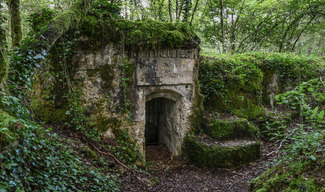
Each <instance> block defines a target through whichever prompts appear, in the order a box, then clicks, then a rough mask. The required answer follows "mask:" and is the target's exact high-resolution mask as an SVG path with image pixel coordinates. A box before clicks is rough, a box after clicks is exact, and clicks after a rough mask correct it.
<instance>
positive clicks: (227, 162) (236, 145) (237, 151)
mask: <svg viewBox="0 0 325 192" xmlns="http://www.w3.org/2000/svg"><path fill="white" fill-rule="evenodd" d="M185 151H186V153H187V156H188V158H189V159H190V160H191V161H192V162H194V163H196V164H197V165H200V166H206V167H224V168H231V167H236V166H239V165H242V164H245V163H248V162H251V161H253V160H255V159H257V158H259V157H260V153H261V150H260V143H259V142H256V141H244V140H242V141H240V140H239V141H228V142H215V141H214V140H211V139H208V138H206V137H200V136H198V137H187V138H186V140H185Z"/></svg>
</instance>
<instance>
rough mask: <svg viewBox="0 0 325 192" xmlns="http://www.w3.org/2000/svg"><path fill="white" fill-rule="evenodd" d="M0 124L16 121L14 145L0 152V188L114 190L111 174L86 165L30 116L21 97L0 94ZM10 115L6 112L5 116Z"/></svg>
mask: <svg viewBox="0 0 325 192" xmlns="http://www.w3.org/2000/svg"><path fill="white" fill-rule="evenodd" d="M2 106H3V108H4V110H6V113H5V112H2V115H1V125H2V127H1V128H3V127H4V126H6V124H7V125H10V121H13V122H14V123H16V125H17V129H15V137H16V138H18V137H19V142H17V145H16V146H13V147H12V148H9V149H7V151H8V152H6V153H1V154H0V162H1V164H0V166H1V173H0V188H1V189H4V190H8V191H19V190H20V191H22V190H24V191H38V190H41V191H46V190H49V191H53V190H55V191H57V190H59V191H60V190H62V191H77V190H86V191H99V190H104V191H118V190H119V189H118V188H119V184H118V183H119V181H118V180H117V178H116V177H115V176H112V175H109V174H108V175H105V174H104V173H101V171H100V170H98V169H94V168H92V169H90V168H89V167H87V166H85V165H84V164H83V162H82V161H81V159H80V158H79V157H78V156H77V154H75V153H74V152H73V151H72V149H71V148H69V147H68V146H66V145H64V144H63V143H62V142H61V141H60V139H59V137H58V136H57V135H56V134H52V133H50V130H46V131H44V129H43V128H42V127H40V126H39V125H38V124H36V123H35V122H33V120H31V116H30V112H29V110H27V109H26V108H25V106H24V105H23V103H22V101H21V100H20V99H18V98H16V97H14V96H10V95H7V94H4V93H3V94H2ZM9 115H10V116H9Z"/></svg>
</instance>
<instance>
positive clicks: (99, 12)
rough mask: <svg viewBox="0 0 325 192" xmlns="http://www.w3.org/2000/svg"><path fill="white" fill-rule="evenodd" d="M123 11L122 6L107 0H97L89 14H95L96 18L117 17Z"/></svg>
mask: <svg viewBox="0 0 325 192" xmlns="http://www.w3.org/2000/svg"><path fill="white" fill-rule="evenodd" d="M120 13H121V8H120V7H119V6H118V5H116V4H111V3H109V2H108V1H107V0H97V1H95V2H94V3H93V5H92V7H91V9H90V10H89V11H88V15H90V16H95V17H96V19H105V18H111V17H115V18H117V17H118V15H119V14H120Z"/></svg>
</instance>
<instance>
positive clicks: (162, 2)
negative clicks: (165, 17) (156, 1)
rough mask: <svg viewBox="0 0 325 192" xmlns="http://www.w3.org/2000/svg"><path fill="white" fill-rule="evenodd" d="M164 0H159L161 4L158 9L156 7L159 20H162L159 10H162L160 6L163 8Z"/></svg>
mask: <svg viewBox="0 0 325 192" xmlns="http://www.w3.org/2000/svg"><path fill="white" fill-rule="evenodd" d="M164 1H165V0H162V1H161V4H160V6H159V9H158V17H159V20H160V21H162V16H161V10H162V8H163V6H164Z"/></svg>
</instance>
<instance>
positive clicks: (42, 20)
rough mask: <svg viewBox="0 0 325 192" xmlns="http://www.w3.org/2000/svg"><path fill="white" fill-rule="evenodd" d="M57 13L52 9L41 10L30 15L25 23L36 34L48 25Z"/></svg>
mask: <svg viewBox="0 0 325 192" xmlns="http://www.w3.org/2000/svg"><path fill="white" fill-rule="evenodd" d="M56 14H57V12H56V11H55V10H53V9H49V8H43V9H41V10H38V11H37V12H35V13H33V14H31V15H30V16H29V17H28V19H27V21H28V22H29V24H30V25H31V27H32V29H33V30H34V31H35V32H36V31H39V30H40V29H41V28H43V27H45V26H47V25H48V23H49V21H50V20H51V19H53V18H54V17H55V16H56Z"/></svg>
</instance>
